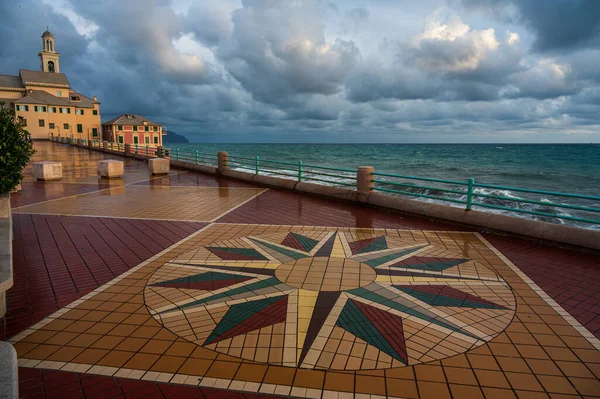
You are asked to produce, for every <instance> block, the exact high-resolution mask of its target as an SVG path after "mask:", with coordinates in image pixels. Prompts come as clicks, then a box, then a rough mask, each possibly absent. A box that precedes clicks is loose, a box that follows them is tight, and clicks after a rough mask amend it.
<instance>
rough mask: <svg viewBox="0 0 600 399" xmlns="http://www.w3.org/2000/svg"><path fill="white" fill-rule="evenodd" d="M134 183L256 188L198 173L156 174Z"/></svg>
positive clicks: (247, 184)
mask: <svg viewBox="0 0 600 399" xmlns="http://www.w3.org/2000/svg"><path fill="white" fill-rule="evenodd" d="M135 184H136V185H153V186H192V187H246V188H248V187H249V188H256V187H257V186H256V185H253V184H250V183H246V182H243V181H238V180H226V179H222V178H219V177H217V176H211V175H203V174H198V173H191V172H190V173H178V174H175V175H170V176H157V177H154V178H153V179H152V180H146V181H142V182H139V183H135Z"/></svg>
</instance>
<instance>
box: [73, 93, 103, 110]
mask: <svg viewBox="0 0 600 399" xmlns="http://www.w3.org/2000/svg"><path fill="white" fill-rule="evenodd" d="M73 96H76V97H79V100H80V101H73V100H71V97H73ZM69 102H70V103H71V105H73V106H76V107H77V108H94V104H100V103H99V102H98V101H94V100H92V99H91V98H89V97H86V96H84V95H83V94H81V93H77V92H76V91H70V92H69Z"/></svg>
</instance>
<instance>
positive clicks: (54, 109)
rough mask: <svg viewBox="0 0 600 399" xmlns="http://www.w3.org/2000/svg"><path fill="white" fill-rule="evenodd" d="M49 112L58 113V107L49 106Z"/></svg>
mask: <svg viewBox="0 0 600 399" xmlns="http://www.w3.org/2000/svg"><path fill="white" fill-rule="evenodd" d="M48 112H49V113H51V114H54V113H56V107H48Z"/></svg>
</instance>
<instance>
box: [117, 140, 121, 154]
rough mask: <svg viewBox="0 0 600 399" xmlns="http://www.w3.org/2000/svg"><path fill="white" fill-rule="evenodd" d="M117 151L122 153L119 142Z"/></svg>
mask: <svg viewBox="0 0 600 399" xmlns="http://www.w3.org/2000/svg"><path fill="white" fill-rule="evenodd" d="M117 151H119V152H121V143H119V142H117Z"/></svg>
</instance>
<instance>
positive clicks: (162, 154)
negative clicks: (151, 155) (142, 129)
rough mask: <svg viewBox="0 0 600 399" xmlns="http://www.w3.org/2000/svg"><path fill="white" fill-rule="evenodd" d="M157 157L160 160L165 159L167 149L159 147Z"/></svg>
mask: <svg viewBox="0 0 600 399" xmlns="http://www.w3.org/2000/svg"><path fill="white" fill-rule="evenodd" d="M156 156H157V157H158V158H164V157H165V147H163V146H162V145H159V146H158V147H156Z"/></svg>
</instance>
